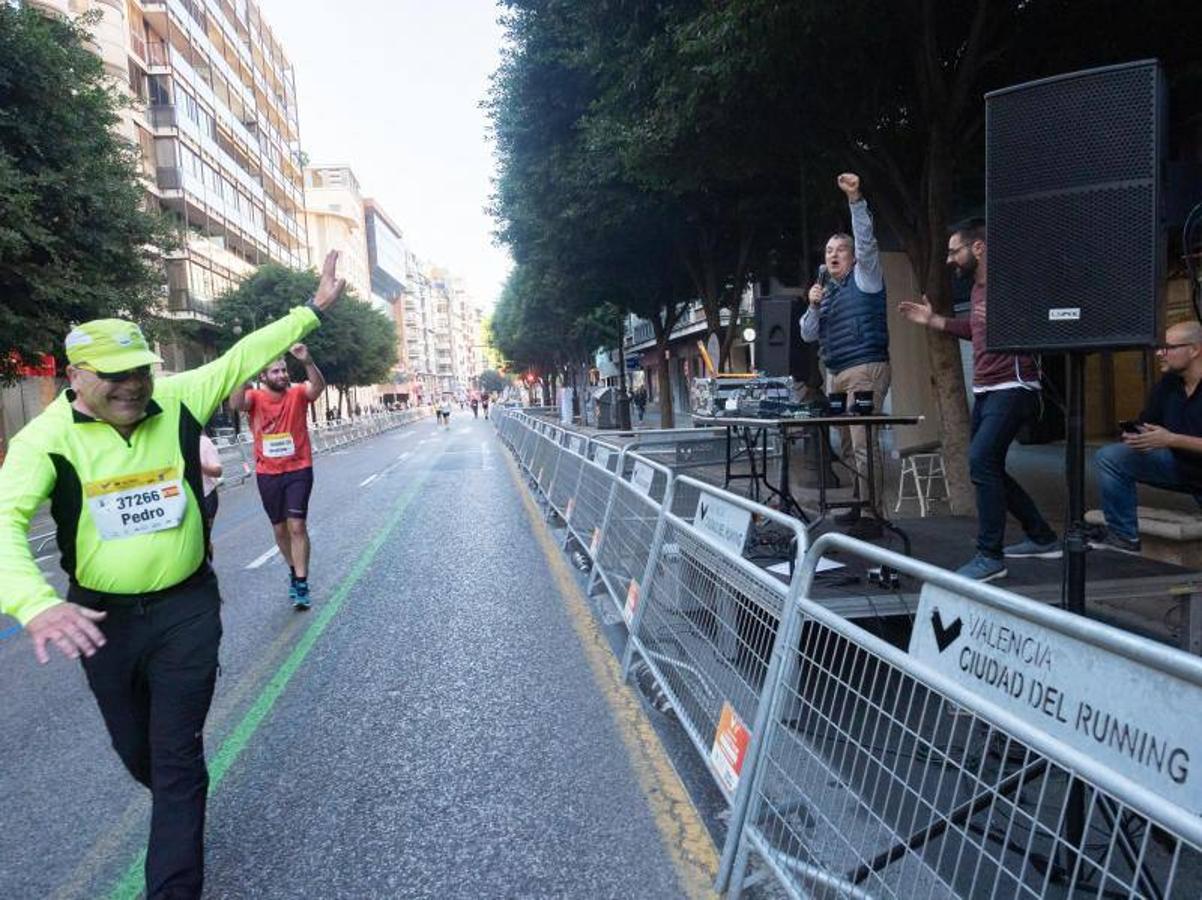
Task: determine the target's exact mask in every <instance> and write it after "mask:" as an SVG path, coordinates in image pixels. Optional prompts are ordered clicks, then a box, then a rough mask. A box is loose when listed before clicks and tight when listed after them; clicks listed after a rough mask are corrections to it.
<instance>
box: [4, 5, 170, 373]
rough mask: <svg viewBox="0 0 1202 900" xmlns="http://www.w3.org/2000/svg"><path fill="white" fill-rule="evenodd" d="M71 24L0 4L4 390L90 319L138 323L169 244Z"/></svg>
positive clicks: (155, 289) (149, 309)
mask: <svg viewBox="0 0 1202 900" xmlns="http://www.w3.org/2000/svg"><path fill="white" fill-rule="evenodd" d="M88 21H89V20H88V19H87V18H84V19H80V20H78V21H77V22H69V21H66V20H63V19H60V18H58V17H54V16H47V15H43V14H42V13H40V12H38V11H37V10H35V9H34V8H32V7H29V6H25V7H21V8H14V7H13V6H11V5H9V4H0V298H2V299H3V302H0V335H2V336H3V337H2V338H0V381H8V380H11V379H13V378H14V377H16V374H17V357H16V356H14V353H15V354H17V355H19V357H20V358H22V359H25V360H30V361H32V360H35V359H37V358H38V357H39V356H40V355H41V354H45V353H53V354H56V355H58V356H59V359H60V361H61V360H62V340H63V337H64V336H65V335H66V334H67V332H68V331H69V330H70V329H71V327H72V326H73V325H75V324H77V323H79V322H83V321H87V320H89V319H95V318H107V317H121V318H127V319H133V320H135V321H139V322H142V323H145V322H146V321H147V320H148V319H149V318H150V316H151V315H152V314H153V312H154V311H155V309H156V308H157V307H158V305H159V304H160V302H161V296H162V294H161V288H162V285H163V283H164V282H165V278H164V276H163V271H162V263H161V255H162V251H163V250H164V249H167V248H169V247H171V246H172V245H173V243H174V238H173V235H172V232H171V230H170V227H169V226H168V225H167V223H166V220H165V219H163V218H162V217H160V216H158V215H155V214H152V213H150V212H148V211H147V210H146V209H145V208H144V189H143V187H142V185H141V183H140V181H139V166H140V163H139V156H138V152H137V150H136V149H135V148H134V147H133V146H131V145H130V144H128V143H127V142H126V141H125V140H124V139H122V138H121V137H120V136H119V135H118V134H117V132H116V130H115V129H116V126H117V124H118V122H119V110H120V108H121V104H122V103H123V102H124V101H123V99H122V98H121V97H120V96H119V95H118V94H117V92H116V91H115V90H114V89H113V88H112V87H111V86H110V85H109V84H108V82H107V80H106V77H105V74H104V68H103V65H102V64H101V61H100V59H99V58H98V57H97V56H96V54H95V53H93V52H92V51H91V50H90V49H89V44H90V43H91V38H90V36H89V35H88V33H87V30H86V25H87V22H88Z"/></svg>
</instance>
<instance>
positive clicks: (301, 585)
mask: <svg viewBox="0 0 1202 900" xmlns="http://www.w3.org/2000/svg"><path fill="white" fill-rule="evenodd" d="M293 590H294V591H295V592H296V596H294V597H293V598H292V608H293V609H295V610H306V609H308V608H309V583H308V582H307V581H306V582H299V581H298V582H297V583H296V584H295V585H293Z"/></svg>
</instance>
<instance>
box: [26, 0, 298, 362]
mask: <svg viewBox="0 0 1202 900" xmlns="http://www.w3.org/2000/svg"><path fill="white" fill-rule="evenodd" d="M30 2H31V3H33V4H34V5H36V6H39V7H41V8H43V9H46V10H47V11H50V12H53V13H56V14H60V15H70V16H75V15H79V14H81V13H87V12H95V13H98V17H97V19H96V22H95V24H94V25H93V26H92V32H93V35H94V37H95V38H96V45H97V52H98V53H99V55H100V56H101V58H102V60H103V62H104V65H105V68H106V69H107V71H108V72H109V74H110V75H111V76H112V77H113V80H114V83H115V84H116V85H117V86H118V87H119V88H121V89H122V90H123V91H125V92H127V93H128V94H129V95H130V96H132V97H134V98H136V100H137V101H139V102H137V103H135V104H134V105H133V107H132V108H131V109H129V110H126V111H125V112H124V114H123V119H122V123H121V126H120V127H121V130H122V132H123V133H124V134H125V136H126V137H127V138H128V139H129V140H131V141H132V142H134V143H135V144H136V145H137V146H138V147H139V149H140V150H141V156H142V163H143V175H144V177H145V184H146V189H147V195H148V196H147V199H148V202H149V203H151V204H152V205H154V206H156V207H158V208H160V209H162V210H163V211H164V212H166V213H167V214H168V215H169V216H170V217H171V218H172V219H173V220H174V221H175V222H177V223H178V226H179V233H180V248H179V249H178V250H177V251H176V252H174V253H172V254H171V255H169V256H168V258H167V260H166V269H167V285H166V290H165V306H166V311H167V314H168V315H169V316H170V317H173V318H186V319H193V320H196V321H198V322H200V323H201V324H202V325H203V324H207V323H210V322H211V321H212V319H211V316H212V313H213V309H214V304H215V303H216V301H217V298H218V297H220V296H221V294H222V293H224V292H225V291H226V290H228V289H229V288H231V287H233V286H234V285H236V284H237V283H238V281H240V280H241V279H242V278H243V277H245V276H246V275H247V274H248V273H250V272H251V271H253V270H254V268H256V267H257V266H259V265H261V264H263V263H266V262H278V263H281V264H283V265H287V266H296V267H303V266H305V265H307V264H308V262H309V258H308V246H307V241H306V238H305V225H304V217H303V209H304V202H303V193H304V181H303V175H302V165H301V159H302V155H301V150H300V126H299V122H298V116H297V107H296V86H295V79H294V76H293V69H292V64H291V63H290V62H289V60H288V58H287V56H286V54H285V53H284V50H283V47H281V45H280V43H279V41H278V40H276V38H275V36H274V34H273V33H272V31H271V28H270V26H269V25H268V24H267V22H266V21H265V20H264V19H263V16H262V14H261V13H260V11H259V8H258V6H257V5H256V4H255V3H254V2H253V0H30ZM202 335H203V329H202ZM162 351H163V355H164V359H165V363H166V368H167V369H168V370H180V369H184V368H191V367H193V366H195V365H198V364H200V363H202V362H204V361H205V360H206V359H207V358H209V357H211V356H212V352H213V351H212V347H211V342H209V341H206V340H205V339H204V337H203V336H202V337H201V338H200V339H199V340H198V341H197V342H195V343H193V342H187V343H185V344H180V345H171V346H166V347H163V348H162Z"/></svg>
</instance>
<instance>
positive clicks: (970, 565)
mask: <svg viewBox="0 0 1202 900" xmlns="http://www.w3.org/2000/svg"><path fill="white" fill-rule="evenodd" d="M956 574H957V575H963V576H964V577H965V578H971V579H973V580H974V581H993V580H994V579H997V578H1005V577H1006V574H1007V572H1006V564H1005V563H1004V562H1002V561H1001V560H1000V559H994V558H993V557H992V556H986V555H985V554H984V553H978V554H977V555H976V556H974V557H973V558H972V559H970V560H969V561H968V562H966V563H965V564H964V565H962V566H961V567H960V568H958V569H956Z"/></svg>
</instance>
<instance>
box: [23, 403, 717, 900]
mask: <svg viewBox="0 0 1202 900" xmlns="http://www.w3.org/2000/svg"><path fill="white" fill-rule="evenodd" d="M506 455H507V454H506V451H505V450H504V448H503V446H502V444H501V443H500V441H499V440H498V439H497V438H496V436H495V435H494V433H493V429H492V427H491V425H490V423H488V422H485V421H484V420H482V419H481V420H473V419H472V418H471V417H470V416H465V415H464V414H462V413H458V414H456V415H455V416H453V419H452V426H451V428H450V429H438V428H437V426H435V425H434V424H433V423H432V422H430V421H424V422H421V423H418V424H416V425H413V426H409V427H407V428H404V429H401V430H399V431H395V432H391V433H389V434H386V435H382V436H379V437H376V438H373V439H371V440H368V441H365V442H362V443H360V444H357V445H353V446H351V447H349V448H346V449H344V450H341V451H338V452H335V453H333V454H331V455H328V456H323V457H320V458H319V459H318V460H317V463H316V489H315V491H314V496H313V502H312V506H311V513H310V526H311V532H312V534H313V539H314V555H313V564H312V574H311V578H310V582H311V584H312V589H313V594H314V607H313V609H312V610H311V611H310V612H308V613H296V612H294V611H293V610H292V608H291V607H290V605H289V604H288V602H287V570H286V568H285V567H284V565H283V563H282V561H281V560H280V558H279V556H278V554H273V553H272V550H273V546H274V545H273V541H272V538H271V531H270V527H269V525H268V523H267V520H266V518H265V516H264V515H263V512H262V509H261V507H260V505H259V500H258V496H257V492H256V491H255V489H254V487H253V485H250V486H245V487H241V488H236V489H233V490H230V491H227V492H223V494H222V498H221V511H220V513H219V515H218V520H217V527H216V529H215V549H216V559H215V567H216V569H217V572H218V575H219V577H220V581H221V587H222V595H223V598H224V601H225V605H224V609H223V619H224V623H225V638H224V642H223V644H222V652H221V661H222V673H221V677H220V678H219V680H218V686H217V697H216V700H215V702H214V706H213V710H212V712H211V714H210V717H209V723H208V728H207V730H206V746H207V750H208V756H209V760H210V769H211V772H212V780H213V787H212V791H211V798H210V805H209V822H208V857H207V858H208V869H207V876H208V880H207V886H206V896H211V897H256V898H258V897H262V898H274V897H322V898H325V897H331V898H332V897H473V898H475V897H552V896H554V897H564V896H571V897H675V896H687V895H695V894H697V893H699V891H700V889H701V886H703V885H704V877H705V872H704V871H703V870H704V868H705V866H704V865H703V864H701V863H699V862H698V860H699V859H700V858H702V857H707V856H708V855H709V854H712V847H710V846H703V845H704V844H706V843H707V842H708V838H706V837H704V830H703V829H701V830H700V832H699V830H698V822H697V820H696V813H695V812H693V811H692V808H691V806H690V804H689V803H688V802H687V799H686V800H683V802H682V797H683V793H682V792H681V789H680V784H679V781H678V780H676V777H675V772H674V771H673V770H672V767H671V765H670V764H668V763H667V762H666V758H665V757H663V755H662V750H660V749H659V748H658V747H657V746H653V744H654V743H655V742H654V732H653V731H651V730H650V728H649V727H648V726H647V725H646V723H645V722H642V721H640V718H641V716H642V711H641V710H640V708H639V706H638V701H637V699H635V698H634V697H633V691H632V690H631V689H630V688H627V687H624V686H621V685H620V684H618V683H617V680H616V679H615V678H614V668H613V661H612V658H608V659H603V658H602V649H604V648H606V643H605V640H604V638H603V637H600V636H599V633H598V632H596V631H594V630H593V629H595V628H596V626H595V625H593V624H591V622H590V621H589V619H590V618H591V617H589V615H588V609H587V606H584V605H581V604H579V603H577V602H576V601H575V600H574V599H573V598H572V596H571V591H570V590H568V588H567V584H568V583H569V582H570V581H571V579H570V576H565V575H564V572H563V571H560V570H558V569H557V567H556V566H557V565H558V566H560V567H562V565H563V563H562V561H560V562H558V563H554V562H553V561H552V558H551V556H550V555H549V554H548V553H547V552H546V551H547V546H546V542H545V541H540V539H539V537H538V536H537V530H536V529H535V528H534V527H533V523H532V520H531V518H530V514H529V513H530V511H529V508H528V506H529V500H528V499H527V498H526V497H525V496H524V492H523V490H522V489H521V488H520V486H519V484H518V482H517V481H516V479H515V476H514V474H513V470H512V464H511V463H510V462H509V461H508V460H507V459H506ZM540 527H541V526H540ZM44 552H49V551H44ZM41 565H42V566H43V568H44V569H45V570H46V571H47V572H50V573H52V580H53V581H54V582H55V583H56V585H57V586H59V587H62V584H63V576H62V575H61V573H57V569H55V568H54V565H55V560H54V559H53V558H49V559H46V560H43V561H42V563H41ZM54 573H57V574H54ZM11 624H12V622H11V620H4V621H0V679H2V682H0V683H2V684H3V686H4V690H3V702H2V704H0V760H3V764H2V766H0V897H5V898H8V897H13V898H18V897H19V898H26V897H54V898H77V897H111V896H133V895H136V893H137V891H138V889H139V888H140V887H141V873H140V868H139V865H140V864H139V860H138V857H139V854H140V853H141V851H142V849H143V847H144V842H145V836H146V830H147V822H148V813H149V798H148V794H147V793H146V792H145V791H144V790H143V789H142V788H141V787H139V786H138V785H136V784H135V783H134V782H133V780H132V779H130V778H129V776H128V775H127V774H126V773H125V772H124V770H123V769H122V768H121V766H120V764H119V762H118V761H117V758H116V756H115V754H114V753H113V752H112V750H111V749H110V748H109V745H108V739H107V735H106V734H105V731H104V727H103V725H102V723H101V720H100V716H99V714H98V712H97V710H96V707H95V703H94V701H93V699H92V697H91V694H90V693H89V692H88V690H87V687H86V684H85V682H84V678H83V674H82V671H81V670H80V668H79V666H78V664H77V663H73V662H71V661H68V660H64V659H62V658H56V659H55V660H54V661H53V662H52V663H51V664H50V665H48V666H46V667H39V666H38V665H37V664H36V663H35V662H34V659H33V654H32V652H31V650H30V648H29V645H28V641H27V640H26V639H25V638H24V636H23V635H21V634H20V633H14V632H13V630H12V629H11V627H10V626H11ZM102 652H103V651H102ZM604 655H605V656H608V650H605V651H604ZM648 734H650V735H651V738H652V740H650V741H648V739H647V735H648ZM699 833H700V834H701V835H702V837H701V839H699V838H698V835H699ZM690 866H692V868H690ZM698 872H701V875H700V876H698Z"/></svg>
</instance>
